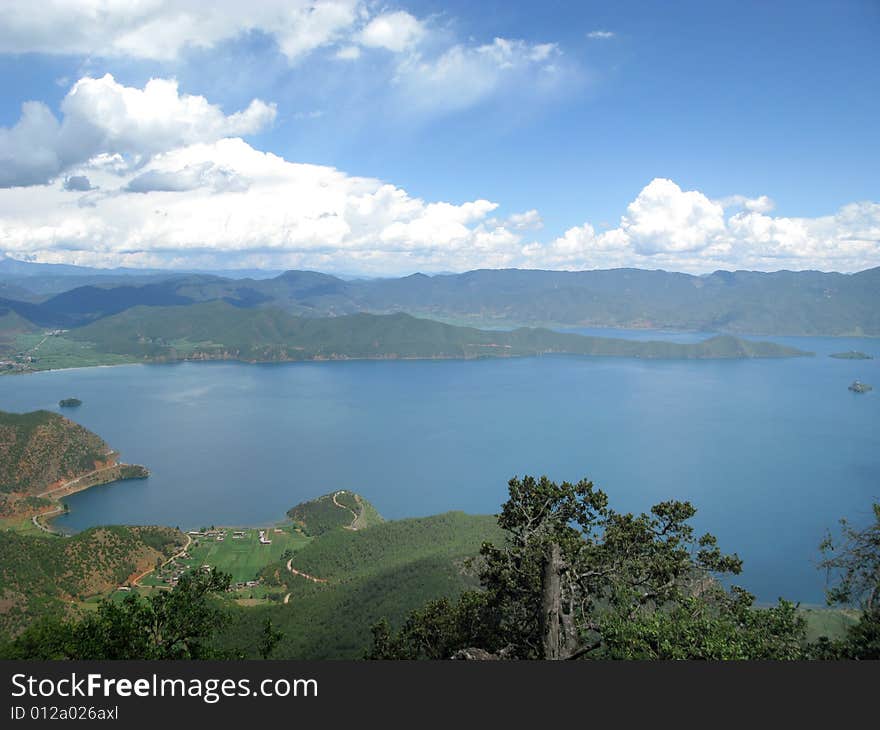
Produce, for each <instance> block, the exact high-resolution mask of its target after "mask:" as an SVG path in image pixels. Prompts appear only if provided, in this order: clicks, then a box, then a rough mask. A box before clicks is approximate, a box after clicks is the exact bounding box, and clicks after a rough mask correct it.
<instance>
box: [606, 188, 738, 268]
mask: <svg viewBox="0 0 880 730" xmlns="http://www.w3.org/2000/svg"><path fill="white" fill-rule="evenodd" d="M626 211H627V212H626V215H625V216H624V217H623V218H622V219H621V222H620V228H621V229H622V230H623V231H624V232H625V233H626V234H627V237H628V239H629V241H630V243H631V244H632V246H633V248H634V249H635V250H636V251H638V252H639V253H642V254H654V253H661V252H670V251H694V250H698V249H702V248H705V247H706V246H707V245H709V244H710V243H711V242H712V241H713V240H714V239H715V237H717V236H718V235H719V234H720V233H721V232H722V231H723V230H724V208H723V207H722V206H721V205H719V204H718V203H713V202H712V201H711V200H709V199H708V198H707V197H706V196H705V195H703V194H702V193H701V192H699V191H696V190H690V191H687V192H684V191H682V189H681V188H680V187H678V185H676V184H675V183H674V182H672V180H666V179H663V178H656V179H654V180H652V181H651V182H650V183H649V184H648V185H647V186H646V187H645V188H644V189H643V190H642V192H640V193H639V195H638V197H637V198H636V199H635V200H634V201H633V202H632V203H630V204H629V206H628V207H627V209H626Z"/></svg>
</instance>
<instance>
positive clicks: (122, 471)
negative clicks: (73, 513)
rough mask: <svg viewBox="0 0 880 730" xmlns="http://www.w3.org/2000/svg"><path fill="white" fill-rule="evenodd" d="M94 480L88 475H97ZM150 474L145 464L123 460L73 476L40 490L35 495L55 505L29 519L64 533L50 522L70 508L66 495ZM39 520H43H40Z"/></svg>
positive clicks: (144, 477) (57, 532) (43, 526)
mask: <svg viewBox="0 0 880 730" xmlns="http://www.w3.org/2000/svg"><path fill="white" fill-rule="evenodd" d="M127 470H136V471H135V473H130V474H128V473H126V472H127ZM102 472H111V474H110V476H109V478H105V475H104V474H102ZM99 474H100V476H98V478H97V479H96V480H91V479H90V477H95V476H97V475H99ZM149 476H150V470H149V469H147V468H146V467H145V466H141V465H140V464H125V463H123V462H117V463H114V464H110V465H108V466H105V467H102V468H100V469H95V470H93V471H90V472H86V473H85V474H82V475H81V476H78V477H75V478H74V479H71V480H70V481H68V482H66V483H64V484H62V485H60V486H58V487H54V488H52V489H47V490H46V491H44V492H40V493H39V494H37V495H34V496H36V497H39V498H41V499H49V500H51V501H52V502H54V503H55V506H54V507H53V508H52V509H50V510H46V511H43V512H38V513H37V514H34V515H32V516H31V520H32V522H33V524H34V526H35V527H38V528H40V529H41V530H43V531H45V532H48V533H51V534H54V535H66V534H68V533H65V532H64V531H59V530H57V529H55V528H53V526H52V523H53V522H54V521H55V519H57V518H58V517H59V516H60V515H63V514H66V513H67V512H69V510H70V508H69V506H68V505H66V504H65V503H64V501H63V500H64V499H65V498H66V497H70V496H72V495H74V494H78V493H80V492H85V491H86V490H88V489H91V488H92V487H100V486H104V485H107V484H114V483H116V482H127V481H132V480H134V479H147V478H148V477H149ZM50 495H52V496H50ZM41 520H43V521H42V522H41Z"/></svg>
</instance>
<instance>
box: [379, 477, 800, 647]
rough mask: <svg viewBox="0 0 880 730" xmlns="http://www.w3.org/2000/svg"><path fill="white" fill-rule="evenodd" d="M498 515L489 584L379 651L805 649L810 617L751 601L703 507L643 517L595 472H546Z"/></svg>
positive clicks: (486, 550) (388, 637)
mask: <svg viewBox="0 0 880 730" xmlns="http://www.w3.org/2000/svg"><path fill="white" fill-rule="evenodd" d="M509 489H510V498H509V500H508V501H507V502H506V503H505V504H504V506H503V508H502V511H501V514H500V515H499V517H498V524H499V526H500V527H501V528H503V529H504V530H505V532H506V534H507V541H506V542H499V543H498V544H494V545H489V544H487V545H485V546H484V547H483V549H482V551H481V553H482V558H483V561H484V562H483V566H482V570H481V572H480V581H481V584H482V587H483V589H484V593H483V594H481V595H479V594H472V593H470V594H465V595H464V596H463V597H462V598H461V599H460V600H459V602H458V604H451V603H449V602H448V601H447V602H443V601H440V602H435V603H433V604H430V605H428V606H427V607H425V608H424V609H423V610H421V611H419V612H415V613H413V614H411V615H410V617H409V619H407V621H406V623H405V624H404V626H403V628H402V629H401V630H400V631H399V632H398V633H397V634H396V635H394V634H391V633H389V631H388V630H387V627H386V626H384V625H379V626H377V627H376V629H375V631H374V647H373V650H372V652H371V654H370V656H372V657H374V658H449V657H450V656H452V654H453V653H454V652H456V651H459V650H462V649H468V648H471V647H478V648H480V649H482V650H486V651H489V652H492V653H495V654H498V655H502V656H508V657H515V658H522V659H539V658H569V659H573V658H579V657H583V656H593V657H605V658H715V659H722V658H779V659H790V658H795V657H797V656H799V654H800V650H801V644H802V641H803V636H804V623H805V622H804V619H803V617H801V616H800V615H799V614H798V613H797V611H796V609H795V606H793V605H792V604H790V603H787V602H784V601H780V603H779V605H778V606H776V607H775V608H773V609H768V610H757V609H754V608H753V605H752V604H753V602H754V597H753V596H751V595H750V594H748V593H746V592H745V591H743V590H741V589H738V588H733V589H731V590H730V591H725V590H724V589H722V588H721V586H720V585H719V584H718V582H717V581H716V579H715V578H716V576H720V575H724V574H736V573H738V572H739V571H740V569H741V561H740V560H739V558H738V557H737V556H736V555H725V554H723V553H722V552H721V551H720V550H719V548H718V546H717V542H716V540H715V538H714V537H713V536H712V535H708V534H707V535H703V536H702V537H699V538H698V537H697V536H696V535H695V533H694V530H693V527H692V526H691V525H690V524H689V521H690V520H691V519H692V518H693V516H694V514H695V512H696V510H695V509H694V508H693V506H692V505H690V504H689V503H687V502H677V501H668V502H662V503H660V504H657V505H655V506H654V507H652V509H651V511H650V513H647V514H641V515H633V514H622V513H618V512H615V511H614V510H612V509H610V508H609V507H608V498H607V496H606V495H605V493H604V492H602V491H600V490H597V489H595V488H594V486H593V484H592V482H589V481H586V480H582V481H580V482H577V483H576V484H571V483H569V482H563V483H562V484H556V483H555V482H552V481H550V480H549V479H547V478H546V477H542V478H541V479H534V478H533V477H528V476H527V477H524V478H523V479H522V480H520V479H516V478H514V479H512V480H511V481H510V483H509Z"/></svg>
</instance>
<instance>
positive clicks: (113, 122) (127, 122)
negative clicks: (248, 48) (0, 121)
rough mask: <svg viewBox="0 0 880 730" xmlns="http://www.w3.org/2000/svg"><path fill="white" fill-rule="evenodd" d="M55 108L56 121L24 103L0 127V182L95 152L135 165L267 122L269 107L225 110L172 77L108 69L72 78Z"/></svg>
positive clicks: (31, 178)
mask: <svg viewBox="0 0 880 730" xmlns="http://www.w3.org/2000/svg"><path fill="white" fill-rule="evenodd" d="M61 112H62V120H61V121H60V122H59V121H58V119H56V118H55V116H54V114H52V112H51V110H50V109H49V108H48V107H47V106H46V105H45V104H43V103H41V102H36V101H29V102H25V103H24V104H23V105H22V114H21V118H20V119H19V121H18V122H17V123H16V125H15V126H13V127H12V128H8V129H6V128H0V186H2V187H11V186H16V185H34V184H39V183H45V182H48V181H49V180H51V179H52V178H54V177H55V176H56V175H58V174H59V173H61V172H63V171H64V170H67V169H69V168H70V167H71V166H73V165H77V164H81V163H83V162H85V161H87V160H89V159H92V158H94V157H96V156H97V155H101V154H106V155H118V156H120V158H121V159H126V158H128V159H129V161H130V162H131V163H132V164H135V165H137V164H140V163H141V162H142V161H143V160H146V159H149V157H150V156H151V155H154V154H156V153H159V152H161V151H163V150H168V149H172V148H175V147H179V146H180V145H185V144H190V143H194V142H204V141H214V140H217V139H222V138H224V137H230V136H238V135H248V134H253V133H255V132H258V131H260V130H261V129H263V128H265V127H266V126H268V125H269V124H271V123H272V121H273V120H274V118H275V114H276V109H275V105H274V104H267V103H265V102H263V101H261V100H259V99H255V100H253V101H252V102H251V103H250V105H249V106H248V107H247V108H246V109H244V110H242V111H238V112H235V113H233V114H230V115H226V114H224V113H223V111H222V110H221V109H220V107H218V106H216V105H214V104H210V103H209V102H208V100H207V99H205V97H203V96H194V95H190V94H181V93H180V91H179V89H178V86H177V82H176V81H174V80H172V79H151V80H150V81H149V82H147V84H146V85H145V86H144V88H143V89H137V88H133V87H128V86H123V85H122V84H119V83H118V82H117V81H116V80H115V79H114V78H113V77H112V76H111V75H110V74H107V75H105V76H103V77H102V78H98V79H95V78H90V77H85V78H82V79H80V80H79V81H77V82H76V83H75V84H74V85H73V87H72V88H71V90H70V91H69V92H68V94H67V96H65V98H64V100H63V101H62V102H61Z"/></svg>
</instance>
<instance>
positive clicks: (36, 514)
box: [0, 411, 150, 531]
mask: <svg viewBox="0 0 880 730" xmlns="http://www.w3.org/2000/svg"><path fill="white" fill-rule="evenodd" d="M149 474H150V472H149V470H148V469H147V468H146V467H143V466H138V465H135V464H124V463H122V462H120V461H119V454H118V453H117V452H115V451H114V450H113V449H111V448H110V447H109V446H108V445H107V444H106V443H105V442H104V441H103V440H102V439H101V438H100V437H99V436H98V435H97V434H94V433H92V432H91V431H89V430H88V429H86V428H84V427H82V426H80V425H79V424H77V423H74V422H73V421H70V420H68V419H67V418H64V417H63V416H61V415H59V414H57V413H52V412H51V411H34V412H32V413H21V414H19V413H6V412H4V411H0V526H5V527H14V526H18V525H19V524H20V523H22V522H25V523H28V522H29V523H30V525H32V527H33V528H36V529H39V530H41V531H50V530H49V528H47V527H46V525H45V520H46V519H47V518H50V517H52V516H54V515H57V514H60V513H61V512H63V511H64V510H65V506H64V505H63V504H62V502H61V500H62V499H63V498H64V497H67V496H69V495H71V494H74V493H76V492H81V491H83V490H85V489H88V488H89V487H94V486H97V485H99V484H109V483H110V482H116V481H121V480H124V479H143V478H145V477H148V476H149Z"/></svg>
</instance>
